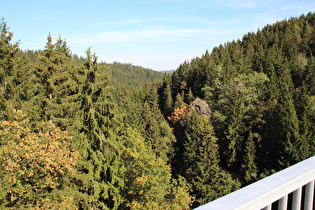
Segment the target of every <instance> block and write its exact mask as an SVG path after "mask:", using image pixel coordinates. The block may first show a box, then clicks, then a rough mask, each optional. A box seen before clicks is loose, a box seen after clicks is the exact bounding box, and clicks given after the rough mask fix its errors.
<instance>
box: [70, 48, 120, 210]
mask: <svg viewBox="0 0 315 210" xmlns="http://www.w3.org/2000/svg"><path fill="white" fill-rule="evenodd" d="M84 65H85V68H86V81H85V83H84V85H83V92H82V103H81V110H82V112H83V115H82V121H83V127H82V129H81V132H82V134H83V135H84V136H83V138H82V139H81V142H80V145H79V152H80V154H82V155H81V157H80V158H81V159H80V163H79V166H78V167H79V169H80V170H81V171H82V173H81V174H80V176H78V180H75V182H76V183H81V185H79V186H78V187H79V188H78V190H79V191H80V207H81V208H103V209H107V208H110V209H117V208H118V206H119V205H120V204H121V202H122V198H121V195H120V194H119V192H120V189H121V187H122V186H123V180H122V178H121V176H122V174H121V173H122V172H123V171H121V167H122V163H121V162H120V157H119V152H120V149H121V146H120V143H119V142H118V140H117V132H118V130H117V129H119V125H117V123H116V121H115V113H114V105H113V104H112V102H111V99H110V93H109V92H108V91H109V89H108V86H107V85H108V77H107V74H106V73H105V72H104V69H101V68H100V69H99V68H98V64H97V57H96V56H95V55H91V53H90V50H87V59H86V63H85V64H84Z"/></svg>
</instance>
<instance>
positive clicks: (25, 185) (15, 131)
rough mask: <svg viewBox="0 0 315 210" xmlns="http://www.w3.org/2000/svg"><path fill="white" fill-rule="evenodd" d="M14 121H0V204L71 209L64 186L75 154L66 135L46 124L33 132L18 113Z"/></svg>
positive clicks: (71, 168) (69, 198) (15, 114)
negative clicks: (68, 143)
mask: <svg viewBox="0 0 315 210" xmlns="http://www.w3.org/2000/svg"><path fill="white" fill-rule="evenodd" d="M13 116H14V118H15V119H14V120H13V121H0V144H1V147H0V162H1V164H0V205H1V206H2V207H15V208H22V207H23V208H63V209H65V208H66V209H70V208H71V209H73V206H72V198H71V196H69V194H70V193H69V192H66V189H65V187H64V186H63V183H64V178H65V177H66V176H67V175H68V174H71V173H74V172H75V169H74V165H75V161H76V158H77V153H76V152H75V151H74V150H71V149H70V148H69V147H68V145H67V141H68V140H69V139H70V138H71V137H69V136H68V135H67V133H66V132H63V131H61V130H60V129H59V128H57V127H55V126H54V125H51V124H49V123H44V122H42V123H40V124H39V125H38V126H37V127H36V128H35V129H34V130H33V131H31V130H30V128H29V127H28V121H29V120H28V118H27V117H26V115H25V114H23V113H22V111H21V110H13Z"/></svg>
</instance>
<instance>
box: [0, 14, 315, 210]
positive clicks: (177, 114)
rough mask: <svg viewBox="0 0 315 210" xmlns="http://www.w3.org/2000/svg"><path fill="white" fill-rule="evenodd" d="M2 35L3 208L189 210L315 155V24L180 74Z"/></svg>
mask: <svg viewBox="0 0 315 210" xmlns="http://www.w3.org/2000/svg"><path fill="white" fill-rule="evenodd" d="M0 30H1V36H0V141H1V147H0V161H1V164H0V167H1V168H0V188H1V190H0V205H1V207H2V208H27V209H28V208H34V209H38V208H39V209H41V208H42V209H47V208H53V209H92V208H93V209H191V208H194V207H197V206H199V205H202V204H204V203H207V202H210V201H211V200H213V199H216V198H218V197H220V196H222V195H225V194H228V193H230V192H232V191H234V190H237V189H239V188H240V187H243V186H245V185H247V184H250V183H252V182H254V181H256V180H259V179H261V178H264V177H266V176H268V175H270V174H272V173H275V172H276V171H279V170H281V169H284V168H286V167H288V166H290V165H292V164H295V163H297V162H299V161H301V160H304V159H306V158H308V157H311V156H313V155H314V154H315V135H314V132H315V14H314V13H309V14H307V15H302V16H300V17H299V18H290V19H289V20H283V21H280V22H277V23H275V24H273V25H267V26H265V27H264V28H262V29H260V30H258V31H257V32H256V33H248V34H246V35H244V36H243V38H242V39H241V40H237V41H231V42H226V43H225V44H224V45H220V46H218V47H215V48H213V50H212V51H211V53H209V52H208V51H206V52H205V53H204V54H203V55H202V56H201V57H196V58H193V59H192V60H190V61H185V62H184V63H182V64H181V65H180V66H179V67H178V68H177V69H176V71H174V72H173V73H172V74H166V73H164V74H163V73H161V72H155V71H151V70H149V69H144V68H142V67H139V66H133V65H131V64H121V63H117V62H114V63H112V64H108V63H105V62H98V60H97V56H96V55H95V53H91V49H87V51H86V56H85V57H79V56H77V55H73V54H72V53H71V50H70V47H69V46H67V42H66V41H65V40H64V39H62V38H61V37H59V39H57V40H56V41H53V40H52V37H51V35H50V34H49V35H48V38H47V43H46V45H45V47H44V49H43V50H37V51H33V50H26V51H23V50H21V49H19V46H18V43H12V38H13V33H12V32H10V31H9V27H8V26H7V23H6V22H5V21H4V19H3V20H2V21H1V23H0Z"/></svg>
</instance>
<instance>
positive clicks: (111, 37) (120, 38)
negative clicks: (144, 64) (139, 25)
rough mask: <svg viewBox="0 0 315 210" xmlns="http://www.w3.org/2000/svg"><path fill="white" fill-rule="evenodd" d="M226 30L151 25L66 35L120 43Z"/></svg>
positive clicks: (82, 40)
mask: <svg viewBox="0 0 315 210" xmlns="http://www.w3.org/2000/svg"><path fill="white" fill-rule="evenodd" d="M227 33H229V31H227V30H214V29H189V28H187V29H185V28H183V29H177V28H171V27H152V28H149V29H143V30H133V31H111V32H104V33H94V34H81V35H80V34H75V37H68V38H67V40H69V42H71V43H90V44H93V43H97V44H119V43H120V44H121V43H141V42H142V43H146V42H158V41H166V40H168V41H172V40H173V41H176V40H179V39H189V38H196V37H200V36H206V35H222V34H227Z"/></svg>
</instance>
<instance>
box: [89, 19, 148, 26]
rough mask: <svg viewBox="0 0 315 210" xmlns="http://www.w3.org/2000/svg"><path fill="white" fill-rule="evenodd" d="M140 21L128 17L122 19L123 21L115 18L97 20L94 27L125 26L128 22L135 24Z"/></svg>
mask: <svg viewBox="0 0 315 210" xmlns="http://www.w3.org/2000/svg"><path fill="white" fill-rule="evenodd" d="M140 22H142V20H140V19H130V20H123V21H116V20H108V21H103V22H97V23H95V24H94V26H96V27H100V26H125V25H130V24H137V23H140Z"/></svg>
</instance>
